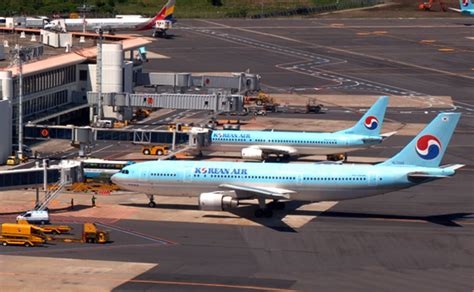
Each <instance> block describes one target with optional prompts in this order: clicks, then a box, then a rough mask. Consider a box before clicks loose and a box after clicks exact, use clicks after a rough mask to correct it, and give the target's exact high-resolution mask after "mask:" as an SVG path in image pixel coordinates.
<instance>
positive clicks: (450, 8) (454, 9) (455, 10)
mask: <svg viewBox="0 0 474 292" xmlns="http://www.w3.org/2000/svg"><path fill="white" fill-rule="evenodd" d="M448 9H449V10H452V11H454V12H459V13H462V11H461V9H457V8H453V7H448Z"/></svg>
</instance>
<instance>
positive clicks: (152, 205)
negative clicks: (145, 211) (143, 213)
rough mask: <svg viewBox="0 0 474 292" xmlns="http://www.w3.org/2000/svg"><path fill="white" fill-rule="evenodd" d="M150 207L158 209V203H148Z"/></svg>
mask: <svg viewBox="0 0 474 292" xmlns="http://www.w3.org/2000/svg"><path fill="white" fill-rule="evenodd" d="M148 207H150V208H155V207H156V203H155V202H153V201H150V202H149V203H148Z"/></svg>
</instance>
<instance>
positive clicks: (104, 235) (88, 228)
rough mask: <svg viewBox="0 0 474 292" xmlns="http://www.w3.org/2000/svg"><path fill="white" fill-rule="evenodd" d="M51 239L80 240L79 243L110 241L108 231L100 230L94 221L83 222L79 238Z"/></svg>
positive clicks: (63, 239) (57, 239)
mask: <svg viewBox="0 0 474 292" xmlns="http://www.w3.org/2000/svg"><path fill="white" fill-rule="evenodd" d="M51 240H53V241H62V242H81V243H101V244H102V243H107V242H109V241H110V233H109V231H107V230H100V229H98V228H97V226H96V225H95V224H94V223H84V225H83V228H82V236H81V238H74V237H69V236H60V237H53V238H52V239H51Z"/></svg>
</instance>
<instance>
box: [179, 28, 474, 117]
mask: <svg viewBox="0 0 474 292" xmlns="http://www.w3.org/2000/svg"><path fill="white" fill-rule="evenodd" d="M200 21H203V22H206V23H210V24H213V25H219V26H221V27H225V28H229V29H236V30H241V31H244V32H249V33H252V34H260V35H265V36H270V37H274V38H278V39H283V40H288V41H291V42H296V43H301V44H305V45H310V46H312V47H316V48H323V49H327V50H330V51H331V50H332V51H336V52H342V53H347V54H351V55H356V56H361V57H365V58H371V59H376V60H380V61H383V62H391V63H395V64H399V65H404V66H407V67H412V68H418V69H422V70H426V71H432V72H436V73H440V74H444V75H451V76H456V77H461V78H466V79H471V80H474V77H471V76H467V75H463V74H458V73H454V72H449V71H444V70H439V69H434V68H429V67H425V66H419V65H415V64H410V63H406V62H402V61H395V60H391V59H388V58H383V57H376V56H371V55H368V54H363V53H357V52H353V51H349V50H346V49H339V48H334V47H329V46H322V45H315V44H312V43H308V42H304V41H299V40H296V39H293V38H288V37H284V36H279V35H275V34H271V33H265V32H258V31H251V30H246V29H242V28H238V27H230V26H227V25H223V24H219V23H215V22H212V21H208V20H200ZM188 29H189V30H191V31H194V32H196V33H201V34H206V35H208V36H211V37H215V38H219V39H224V40H226V41H228V42H232V43H236V44H239V45H247V46H252V47H256V48H260V49H263V50H268V51H270V52H273V53H279V54H284V55H288V56H292V57H296V58H302V59H305V60H307V61H312V62H305V63H302V62H292V63H286V64H280V65H277V67H278V68H282V69H285V70H289V71H293V72H296V73H299V74H305V75H309V76H314V77H316V78H320V79H323V80H329V81H331V82H333V83H336V85H332V86H330V85H327V86H326V87H327V88H338V89H343V90H364V91H369V92H377V93H384V94H390V95H402V96H408V97H410V98H419V99H421V100H423V101H424V102H426V101H429V100H430V99H428V100H427V99H426V98H424V97H423V98H421V97H417V96H420V95H423V96H426V95H427V94H423V93H419V92H415V91H411V90H407V89H403V88H399V87H396V86H389V85H386V84H382V83H378V82H373V81H369V80H366V79H363V78H359V77H358V78H354V77H349V76H347V75H343V74H340V73H335V72H333V71H329V70H323V69H321V68H319V67H320V66H323V65H326V64H327V65H333V64H334V61H338V62H347V61H346V60H341V59H338V58H334V57H328V56H322V55H319V54H313V53H310V52H307V51H302V50H298V49H293V48H289V47H281V46H278V45H274V44H272V43H265V42H261V41H258V40H255V39H249V38H245V37H240V36H237V35H230V34H228V33H220V32H215V31H211V30H208V29H202V30H199V29H194V28H193V27H189V28H188ZM284 65H287V66H285V67H284ZM290 65H292V66H290ZM305 66H306V67H309V68H310V69H311V70H313V71H312V72H311V71H308V68H304V67H305ZM315 66H318V68H317V69H316V68H315ZM302 69H304V70H302ZM345 83H346V84H345ZM456 104H463V103H462V102H456ZM465 105H466V104H464V105H461V106H460V105H455V106H453V105H449V104H446V107H447V108H451V109H450V110H453V111H454V110H457V109H466V110H467V111H469V112H470V111H474V110H473V109H471V108H468V107H466V106H465ZM468 106H470V105H468Z"/></svg>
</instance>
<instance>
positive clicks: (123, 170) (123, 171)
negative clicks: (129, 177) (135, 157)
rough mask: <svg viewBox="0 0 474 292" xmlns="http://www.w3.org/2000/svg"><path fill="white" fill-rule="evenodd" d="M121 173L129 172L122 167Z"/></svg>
mask: <svg viewBox="0 0 474 292" xmlns="http://www.w3.org/2000/svg"><path fill="white" fill-rule="evenodd" d="M121 173H123V174H128V173H129V172H128V170H126V169H122V171H121Z"/></svg>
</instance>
